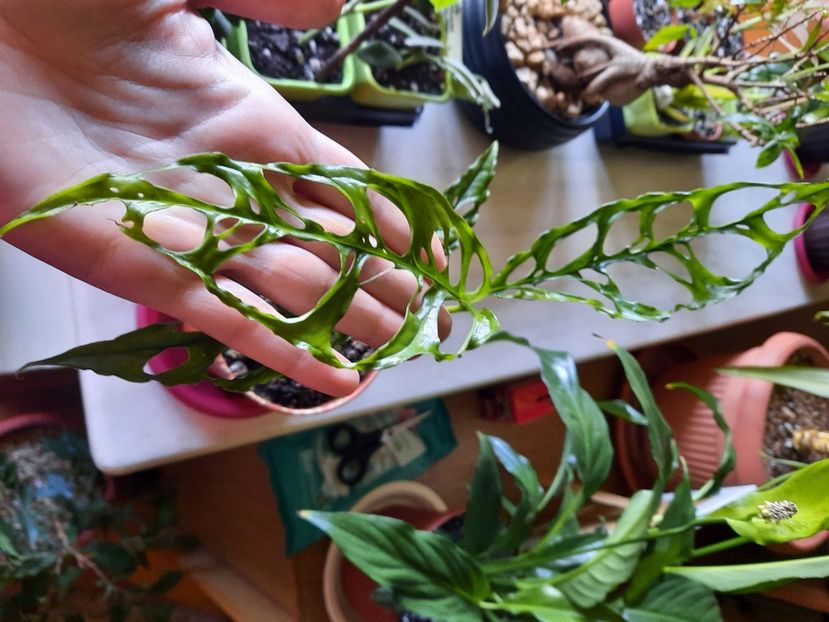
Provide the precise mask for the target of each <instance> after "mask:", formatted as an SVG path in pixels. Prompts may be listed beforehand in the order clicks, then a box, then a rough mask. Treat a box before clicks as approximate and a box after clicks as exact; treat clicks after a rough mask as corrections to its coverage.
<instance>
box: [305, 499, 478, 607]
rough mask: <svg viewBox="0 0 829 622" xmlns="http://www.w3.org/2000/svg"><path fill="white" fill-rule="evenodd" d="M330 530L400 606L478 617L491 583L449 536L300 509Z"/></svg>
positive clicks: (371, 519) (367, 517) (363, 516)
mask: <svg viewBox="0 0 829 622" xmlns="http://www.w3.org/2000/svg"><path fill="white" fill-rule="evenodd" d="M300 515H301V516H302V517H303V518H304V519H306V520H308V521H309V522H311V523H312V524H314V525H315V526H316V527H318V528H319V529H321V530H322V531H324V532H325V533H326V534H328V535H329V536H330V537H331V539H332V540H333V541H334V542H335V543H336V545H337V546H338V547H339V548H340V550H342V552H343V555H345V556H346V557H347V558H348V559H349V560H350V561H351V562H352V563H353V564H354V565H355V566H357V567H358V568H359V569H360V570H362V571H363V572H364V573H366V574H367V575H368V576H369V577H371V579H373V580H374V581H375V582H376V583H378V584H379V585H381V586H384V587H388V588H391V589H392V590H393V591H394V594H395V598H396V600H397V602H398V603H400V605H401V606H403V607H404V608H405V609H407V610H409V611H412V612H413V613H417V614H419V615H422V616H426V617H433V618H436V619H438V620H453V621H454V620H457V621H458V622H478V621H479V620H481V613H480V610H479V608H478V606H477V603H478V602H479V601H481V600H484V599H486V598H488V597H489V595H490V591H491V589H490V585H489V581H488V580H487V578H486V577H485V576H484V574H483V572H482V571H481V569H480V567H479V566H478V564H477V563H476V562H475V560H474V559H473V558H472V557H471V556H470V555H469V554H468V553H466V552H465V551H464V550H463V549H462V548H460V547H459V546H457V545H456V544H455V543H454V542H452V541H451V540H450V539H448V538H446V537H444V536H442V535H440V534H437V533H429V532H422V531H417V530H415V529H414V528H413V527H412V526H411V525H409V524H407V523H404V522H403V521H399V520H396V519H393V518H388V517H385V516H374V515H371V514H357V513H336V512H331V513H329V512H312V511H307V510H306V511H303V512H301V514H300Z"/></svg>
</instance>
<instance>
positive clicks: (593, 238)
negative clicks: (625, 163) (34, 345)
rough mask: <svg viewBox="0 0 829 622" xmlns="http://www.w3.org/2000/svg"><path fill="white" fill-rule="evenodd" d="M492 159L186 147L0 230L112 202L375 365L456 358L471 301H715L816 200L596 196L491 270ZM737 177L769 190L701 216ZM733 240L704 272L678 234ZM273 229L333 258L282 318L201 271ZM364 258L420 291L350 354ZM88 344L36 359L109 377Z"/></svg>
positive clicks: (143, 239)
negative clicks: (361, 162) (727, 258)
mask: <svg viewBox="0 0 829 622" xmlns="http://www.w3.org/2000/svg"><path fill="white" fill-rule="evenodd" d="M496 159H497V146H496V145H493V146H492V147H490V148H489V149H487V151H486V152H485V153H484V154H483V155H482V156H481V157H480V158H478V159H477V160H476V161H475V162H474V163H473V164H472V165H471V166H470V167H469V169H468V170H467V171H466V172H465V173H464V174H463V175H462V176H461V177H460V178H459V179H458V181H456V182H455V183H454V184H452V185H451V186H450V187H449V188H448V189H447V190H446V192H445V193H441V192H439V191H437V190H435V189H433V188H431V187H429V186H427V185H424V184H422V183H418V182H415V181H412V180H409V179H403V178H401V177H396V176H393V175H388V174H384V173H381V172H378V171H374V170H370V169H358V168H348V167H340V166H322V165H316V164H307V165H296V164H287V163H271V164H254V163H249V162H239V161H236V160H232V159H231V158H229V157H227V156H225V155H222V154H215V153H214V154H202V155H195V156H190V157H186V158H183V159H181V160H179V161H177V162H175V163H174V164H171V165H170V166H167V167H165V168H164V169H160V170H156V171H152V172H151V173H150V174H142V175H113V174H104V175H99V176H97V177H94V178H92V179H89V180H88V181H85V182H83V183H81V184H79V185H77V186H74V187H72V188H68V189H66V190H63V191H61V192H58V193H57V194H55V195H53V196H51V197H49V198H47V199H46V200H44V201H42V202H41V203H39V204H38V205H36V206H34V207H33V208H31V209H30V210H28V211H26V212H24V213H23V214H21V215H20V216H19V217H18V218H16V219H15V220H13V221H11V222H10V223H8V224H7V225H5V226H4V227H2V228H0V236H2V235H4V234H5V233H6V232H8V231H10V230H11V229H14V228H16V227H19V226H22V225H25V224H26V223H28V222H31V221H34V220H38V219H41V218H47V217H49V216H52V215H55V214H58V213H60V212H62V211H64V210H68V209H71V208H75V207H79V208H80V209H82V206H83V205H90V204H95V203H101V202H105V201H120V202H121V203H122V204H123V205H124V208H125V212H124V215H123V217H122V218H121V223H120V224H121V230H122V231H123V233H124V234H125V235H127V236H129V237H131V238H132V239H134V240H135V241H136V242H138V243H141V244H145V245H147V246H149V247H150V248H152V249H154V250H155V251H157V252H159V253H161V254H162V255H164V256H166V257H168V258H169V259H170V260H171V261H174V262H176V263H177V264H179V265H180V266H181V267H183V268H185V269H187V270H189V271H191V272H193V273H194V274H195V275H196V276H198V278H200V279H201V280H202V282H203V283H204V286H205V288H207V290H209V291H210V292H211V293H212V294H214V295H215V296H216V297H218V298H219V299H220V300H221V301H222V302H223V303H224V304H226V305H228V306H230V307H232V308H234V309H236V310H237V311H238V312H239V313H241V314H242V315H244V316H245V317H247V318H250V319H252V320H254V321H257V322H259V323H261V324H262V325H264V326H266V327H267V328H268V329H270V330H271V331H273V332H274V333H276V334H278V335H279V336H281V337H282V338H284V339H286V340H287V341H289V342H290V343H292V344H294V345H296V346H298V347H300V348H302V349H305V350H307V351H309V352H310V353H311V354H313V355H314V356H315V357H317V358H318V359H320V360H322V361H324V362H326V363H328V364H330V365H333V366H335V367H349V368H354V369H382V368H387V367H391V366H394V365H397V364H399V363H401V362H403V361H405V360H408V359H411V358H413V357H415V356H419V355H423V354H428V355H431V356H433V357H434V358H435V359H436V360H445V359H451V358H455V357H457V356H459V355H461V354H462V353H463V352H464V351H466V350H468V349H472V348H475V347H478V346H480V345H482V344H484V343H486V342H488V341H489V340H491V339H492V338H493V337H494V336H495V335H496V334H497V333H498V331H499V323H498V320H497V318H496V317H495V315H494V314H493V313H492V311H490V310H489V309H488V308H487V307H486V306H485V300H486V298H487V297H489V296H492V295H494V296H499V297H506V298H523V299H534V300H548V301H570V302H573V301H575V302H581V303H584V304H587V305H589V306H591V307H593V308H594V309H596V310H597V311H599V312H600V313H603V314H605V315H608V316H610V317H614V318H626V319H630V320H660V321H661V320H664V319H667V318H668V317H670V315H671V314H672V313H673V312H675V311H677V310H680V309H696V308H700V307H702V306H705V305H707V304H710V303H714V302H719V301H722V300H725V299H727V298H730V297H732V296H735V295H736V294H738V293H739V292H741V291H742V290H743V289H745V288H746V287H748V286H749V285H750V284H751V283H753V282H754V280H755V279H756V278H757V277H758V276H760V275H761V274H762V273H763V271H764V270H765V269H766V267H767V266H768V265H769V263H770V262H771V261H773V260H774V258H775V257H777V256H778V255H779V254H780V252H781V251H782V249H783V247H784V246H785V244H786V243H787V242H788V241H790V240H791V239H793V238H794V237H795V236H796V235H797V234H798V233H799V232H800V230H799V229H798V230H792V231H785V232H777V231H775V230H773V229H772V228H771V227H769V226H768V224H767V223H766V221H765V218H766V216H767V215H768V213H769V212H772V211H774V210H777V209H779V208H782V207H786V206H791V205H796V204H800V203H811V204H813V205H815V210H814V211H813V212H812V215H811V219H814V218H815V217H817V215H818V214H819V213H820V212H821V211H822V210H823V209H824V208H825V206H826V203H827V201H829V182H824V183H785V184H759V183H733V184H727V185H724V186H718V187H715V188H708V189H699V190H692V191H688V192H667V193H649V194H645V195H642V196H640V197H636V198H632V199H623V200H619V201H614V202H611V203H607V204H605V205H603V206H601V207H600V208H598V209H597V210H596V211H594V212H592V213H590V214H588V215H587V216H584V217H583V218H580V219H578V220H576V221H574V222H571V223H567V224H564V225H562V226H559V227H556V228H554V229H551V230H549V231H546V232H544V233H542V234H540V235H539V237H538V238H537V239H536V241H535V242H534V243H533V244H532V246H531V247H530V248H529V249H528V250H526V251H522V252H518V253H516V254H515V255H514V256H512V257H511V258H510V259H509V260H508V261H507V263H506V265H505V266H504V268H503V269H501V270H500V271H495V270H494V269H493V267H492V265H491V263H490V260H489V257H488V255H487V252H486V249H485V248H484V246H483V244H482V243H481V241H480V240H479V239H478V237H477V236H476V235H475V232H474V231H473V229H472V225H473V224H474V223H475V221H476V219H477V217H478V210H479V208H480V207H481V205H482V203H483V202H484V201H485V200H486V198H487V197H488V196H489V184H490V182H491V180H492V177H493V174H494V169H495V164H496ZM159 173H161V174H163V175H168V176H169V175H172V176H173V177H176V176H179V177H180V176H182V175H184V176H186V175H190V176H198V175H201V176H202V177H206V178H207V179H206V180H205V181H206V182H208V183H206V184H204V186H205V187H207V188H209V187H211V184H215V183H216V182H217V181H218V182H222V184H223V185H224V186H226V187H227V188H229V190H230V192H231V194H232V199H231V200H229V201H227V200H225V201H220V200H216V201H211V200H207V199H204V198H196V197H195V196H191V195H187V194H183V193H182V192H178V191H175V190H172V189H169V188H165V187H162V186H160V185H158V184H156V183H153V182H151V181H150V179H151V178H152V179H156V178H157V176H158V175H159ZM274 177H277V178H282V179H283V180H284V178H286V177H287V178H288V179H289V180H292V181H293V180H302V181H303V182H305V183H315V184H321V185H324V186H328V187H330V188H333V189H335V190H336V191H338V192H339V193H340V194H341V195H342V196H343V197H344V198H345V199H346V200H347V201H348V203H349V204H350V205H351V207H352V210H353V214H354V221H355V224H354V228H353V229H352V230H351V231H350V232H348V233H344V234H338V233H333V232H331V231H329V230H328V229H326V228H325V227H323V226H322V225H321V224H320V223H318V222H316V221H315V220H313V218H311V217H310V216H308V215H307V214H303V213H302V212H301V211H300V210H298V209H297V208H296V207H294V206H295V205H297V204H298V200H297V197H294V196H293V190H292V187H293V184H292V183H272V181H273V179H274ZM193 181H195V182H196V184H194V185H195V187H201V186H199V185H198V184H199V182H200V180H199V179H198V177H196V179H195V180H190V182H191V184H192V182H193ZM752 189H754V190H756V189H765V190H766V191H771V192H772V193H773V196H772V198H771V199H769V200H767V201H766V202H765V203H764V204H762V205H759V206H757V205H750V207H749V209H748V211H747V212H746V213H744V214H743V215H742V216H739V217H737V218H733V219H730V220H726V221H725V222H721V220H722V219H721V218H716V217H714V216H713V212H714V211H715V210H714V203H715V202H717V201H720V200H728V201H732V200H734V201H736V200H740V199H741V198H742V196H743V195H742V193H743V191H750V190H752ZM374 193H376V194H379V195H383V196H384V197H386V198H387V199H388V200H389V201H391V202H392V203H393V204H394V205H395V206H396V207H397V208H398V209H399V210H400V211H401V213H402V214H403V215H404V217H405V218H406V220H407V222H408V225H409V227H410V229H411V242H410V244H409V246H408V248H406V249H405V250H400V249H397V250H393V249H392V248H390V246H389V245H388V244H387V243H386V241H385V240H384V238H383V234H382V231H381V228H380V226H379V225H378V222H377V220H376V218H375V215H374V212H373V211H372V204H371V196H372V194H374ZM680 205H685V206H690V208H691V210H690V215H689V216H688V217H687V222H685V223H684V224H680V226H679V227H677V228H676V229H675V230H674V232H673V233H671V234H660V233H657V227H656V226H655V223H656V220H657V217H658V216H659V215H660V214H662V213H663V212H665V211H667V210H671V209H672V208H675V207H677V206H680ZM168 209H176V210H190V211H191V212H193V213H195V214H196V215H197V216H198V218H199V219H200V220H201V221H202V222H204V231H203V236H202V240H201V242H200V243H199V244H198V245H197V246H196V247H195V248H191V249H187V250H177V249H174V248H170V247H169V246H166V245H164V244H162V243H161V242H159V241H158V240H156V239H154V238H153V237H152V232H151V231H150V230H149V229H151V228H150V227H147V218H148V217H149V216H150V215H151V214H154V213H157V212H163V211H164V210H168ZM672 213H673V212H672ZM630 216H633V217H635V218H636V219H638V225H637V226H636V231H637V233H636V234H635V236H633V238H632V239H630V240H628V241H627V242H626V243H625V244H622V245H621V247H620V248H619V249H618V250H613V249H612V248H610V247H611V246H613V245H611V244H610V243H609V242H610V237H611V236H610V231H611V229H612V228H613V225H614V224H615V223H617V222H619V221H620V220H621V219H623V218H625V217H630ZM251 232H253V233H251ZM577 233H580V234H585V235H587V236H588V237H590V240H589V241H588V242H587V243H585V245H584V246H585V247H584V249H583V250H581V251H578V252H577V254H576V255H575V258H574V259H572V260H569V261H567V262H566V263H565V264H564V265H562V266H559V267H553V264H554V262H553V261H552V256H553V251H554V250H555V248H556V246H557V245H558V244H559V243H560V242H562V241H564V240H565V239H566V238H571V236H573V235H574V234H577ZM718 236H719V237H718ZM734 236H738V237H740V238H742V239H745V240H748V241H750V242H751V243H753V244H755V245H756V246H757V247H759V249H760V250H761V258H760V259H759V261H758V263H757V264H756V265H754V266H753V267H752V268H751V269H750V270H749V271H748V272H747V274H746V275H745V276H744V277H742V278H734V277H730V276H726V275H723V274H718V273H717V272H716V270H715V268H714V267H713V266H712V265H709V264H708V262H707V261H706V258H705V257H703V256H702V254H701V253H698V252H695V250H694V247H693V245H692V243H693V242H694V241H696V240H699V239H702V238H711V239H712V240H713V241H715V242H718V241H720V240H722V241H723V244H730V243H731V242H730V241H729V240H728V238H733V237H734ZM284 238H291V239H295V240H302V241H306V242H316V243H322V244H326V245H328V246H330V247H331V248H333V249H334V251H335V253H336V255H337V256H338V257H339V274H338V276H337V278H336V280H335V282H334V283H333V285H331V286H330V288H329V289H328V291H327V292H326V293H325V294H324V295H323V296H322V297H321V298H320V299H319V300H318V301H317V303H316V305H315V306H314V307H313V308H312V309H310V310H308V311H307V312H305V313H303V314H301V315H299V316H296V317H293V316H287V315H284V314H282V313H280V312H279V311H276V312H274V313H268V312H265V311H262V310H260V309H258V308H256V307H254V306H252V305H250V304H247V303H245V302H243V301H242V300H240V299H239V298H238V297H237V296H235V295H234V294H233V293H231V292H229V291H227V290H226V289H223V288H222V287H221V286H220V285H219V283H218V282H217V280H216V273H217V270H219V269H220V267H221V266H222V265H223V264H225V263H226V262H228V261H230V260H232V259H233V258H237V257H239V256H241V255H244V254H246V253H255V252H256V249H258V248H260V247H262V246H264V245H266V244H271V243H274V242H278V241H280V240H282V239H284ZM435 239H439V240H441V241H442V244H443V246H444V250H445V251H446V252H447V254H450V253H451V254H452V256H453V257H452V260H451V261H450V262H449V263H448V266H446V267H443V265H442V264H440V263H439V262H438V261H436V257H435V254H434V252H433V247H432V243H433V241H434V240H435ZM616 246H618V244H617V245H616ZM725 250H726V251H727V250H728V249H725ZM665 256H668V257H670V258H672V259H673V261H674V264H677V265H678V266H680V267H679V268H669V267H667V266H666V265H664V262H662V261H660V260H659V257H665ZM372 258H379V259H381V260H385V261H387V262H389V264H390V266H391V267H392V268H394V269H397V270H405V271H407V272H409V273H411V274H412V275H413V276H414V277H415V278H416V279H417V282H418V283H419V286H420V288H419V291H418V293H417V296H416V297H415V298H413V303H414V300H415V299H416V300H417V304H411V305H410V306H409V308H408V310H407V312H406V314H405V317H404V320H403V323H402V326H401V327H400V329H399V330H398V332H397V333H396V334H395V335H394V336H393V337H392V338H391V339H390V340H389V341H388V342H387V343H385V344H383V345H382V346H380V347H379V348H377V349H376V350H375V351H374V352H373V353H371V354H370V355H369V356H367V357H366V358H364V359H362V360H360V361H357V362H345V361H342V360H341V359H340V358H339V357H337V356H336V354H335V351H334V347H333V345H332V334H334V327H335V325H336V324H337V323H338V322H339V320H340V319H341V318H342V317H343V316H344V314H345V313H346V310H347V309H348V307H349V305H350V304H351V301H352V299H353V297H354V295H355V294H356V292H357V291H358V289H359V288H360V287H361V285H363V284H364V281H363V280H362V279H363V277H361V270H362V268H363V267H364V266H365V265H366V263H367V262H368V261H369V260H370V259H372ZM623 264H628V265H634V266H638V267H639V268H644V269H647V270H650V271H652V272H653V273H654V274H661V275H663V277H667V278H669V279H670V280H671V281H672V282H673V283H675V284H676V285H677V286H678V287H679V288H681V289H682V290H684V291H685V292H686V293H687V298H688V299H687V300H684V301H679V302H676V303H675V304H673V305H672V306H670V307H668V308H658V307H656V306H652V305H649V304H644V303H643V302H641V301H639V300H636V299H635V298H634V297H632V296H631V295H628V294H627V293H623V291H622V290H623V288H622V286H621V284H620V283H619V282H617V280H615V279H614V276H613V268H614V266H618V265H623ZM572 283H577V284H579V285H581V286H582V289H583V290H584V288H586V291H587V292H594V293H595V294H592V293H587V294H576V293H573V292H572V291H570V290H569V289H568V286H569V285H570V284H572ZM442 307H445V308H446V309H448V310H449V311H450V312H462V313H465V314H467V315H468V316H469V318H470V320H471V321H470V322H469V328H468V329H467V332H466V335H465V338H463V339H461V340H460V342H459V344H458V345H457V346H455V348H454V349H453V350H452V351H444V350H443V349H442V347H441V344H440V338H439V334H438V314H439V312H440V309H441V308H442ZM165 334H166V335H167V336H169V332H167V333H162V332H159V333H158V339H159V341H156V342H153V343H147V342H146V335H142V338H143V341H142V348H144V349H145V350H146V351H148V352H149V351H152V350H157V351H160V350H163V349H164V348H165V347H173V345H172V344H167V343H166V342H165V341H163V339H162V338H163V337H164V335H165ZM204 344H205V345H204V347H205V348H207V349H208V350H210V351H212V350H213V349H215V345H214V344H212V343H209V341H205V342H204ZM200 347H201V346H200V344H199V343H198V342H197V340H196V341H193V342H192V343H190V344H189V345H188V351H189V354H190V356H191V357H196V358H204V357H206V356H207V354H208V353H207V351H206V350H205V351H201V350H199V348H200ZM93 352H97V353H98V356H97V357H96V356H91V353H90V352H89V351H82V352H78V351H77V350H75V351H73V352H72V354H71V356H64V355H59V356H56V357H51V358H49V359H48V361H49V364H51V365H68V366H78V364H79V361H82V362H83V365H84V367H81V368H83V369H94V370H95V371H99V372H101V373H110V374H111V373H115V374H116V375H117V368H118V367H119V365H120V366H122V365H123V359H122V358H118V356H117V353H114V352H113V349H112V348H111V347H109V346H105V347H102V345H101V344H94V348H93ZM110 355H113V356H116V359H115V360H109V359H108V358H107V356H110ZM132 375H133V377H135V376H136V374H132ZM191 375H192V374H182V375H181V376H182V377H185V376H186V377H187V378H188V381H189V380H190V376H191ZM139 376H140V374H139ZM175 377H177V376H175V375H173V376H172V377H168V378H167V379H166V380H167V381H171V380H172V379H174V378H175ZM142 379H143V378H142ZM231 384H232V382H231Z"/></svg>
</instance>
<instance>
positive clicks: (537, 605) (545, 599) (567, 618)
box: [492, 585, 588, 622]
mask: <svg viewBox="0 0 829 622" xmlns="http://www.w3.org/2000/svg"><path fill="white" fill-rule="evenodd" d="M492 608H493V609H496V610H500V611H507V612H509V613H512V614H515V615H521V614H530V615H532V616H533V617H534V618H535V619H536V620H539V621H540V622H588V618H586V617H584V616H583V615H582V614H581V613H579V612H578V611H577V610H576V609H575V608H573V605H571V604H570V601H568V600H567V598H566V597H565V596H564V594H562V593H561V592H560V591H558V590H557V589H556V588H554V587H552V586H549V585H540V586H534V587H527V588H523V589H519V590H518V591H517V592H512V593H510V594H508V595H507V596H506V597H504V598H503V600H501V601H499V602H498V603H497V604H496V605H494V606H493V607H492Z"/></svg>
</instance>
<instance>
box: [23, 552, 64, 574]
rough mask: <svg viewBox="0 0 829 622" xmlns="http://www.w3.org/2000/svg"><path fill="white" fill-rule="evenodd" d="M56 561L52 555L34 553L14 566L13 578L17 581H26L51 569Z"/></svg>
mask: <svg viewBox="0 0 829 622" xmlns="http://www.w3.org/2000/svg"><path fill="white" fill-rule="evenodd" d="M55 562H56V560H55V557H54V556H53V555H48V554H45V553H36V554H32V555H27V556H25V557H23V558H21V560H20V561H19V562H18V563H17V564H16V566H15V569H14V574H15V577H16V578H18V579H27V578H31V577H36V576H37V575H39V574H40V573H42V572H43V571H44V570H47V569H49V568H51V567H52V566H53V565H54V564H55Z"/></svg>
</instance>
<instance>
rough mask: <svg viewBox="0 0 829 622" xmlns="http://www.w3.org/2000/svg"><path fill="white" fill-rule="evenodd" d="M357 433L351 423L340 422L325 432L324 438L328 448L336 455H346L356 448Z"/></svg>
mask: <svg viewBox="0 0 829 622" xmlns="http://www.w3.org/2000/svg"><path fill="white" fill-rule="evenodd" d="M359 435H360V433H359V432H358V431H357V428H355V427H354V426H353V425H350V424H348V423H341V424H339V425H335V426H334V427H333V428H331V429H329V430H328V432H326V435H325V440H326V442H327V443H328V449H330V450H331V451H333V452H334V453H335V454H337V455H338V456H347V455H348V454H349V453H351V452H352V451H353V450H354V449H355V448H356V445H357V439H358V438H359Z"/></svg>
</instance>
